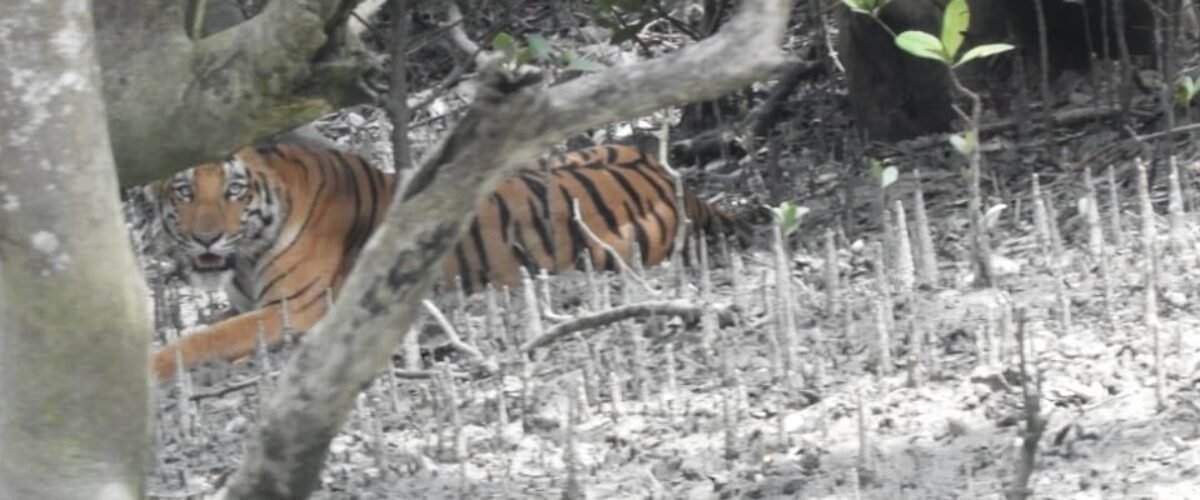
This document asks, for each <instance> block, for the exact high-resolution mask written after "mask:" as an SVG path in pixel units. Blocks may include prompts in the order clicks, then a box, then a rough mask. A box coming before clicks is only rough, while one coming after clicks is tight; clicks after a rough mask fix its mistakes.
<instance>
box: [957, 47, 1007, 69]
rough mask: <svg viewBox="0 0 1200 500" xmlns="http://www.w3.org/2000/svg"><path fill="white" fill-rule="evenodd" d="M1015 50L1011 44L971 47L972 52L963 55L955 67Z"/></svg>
mask: <svg viewBox="0 0 1200 500" xmlns="http://www.w3.org/2000/svg"><path fill="white" fill-rule="evenodd" d="M1015 48H1016V47H1014V46H1012V45H1010V44H1007V43H989V44H984V45H977V46H975V47H971V50H968V51H967V53H966V54H963V56H962V58H961V59H959V60H958V62H956V63H954V66H955V67H958V66H961V65H963V64H966V63H967V61H971V60H974V59H979V58H983V57H990V56H994V55H996V54H999V53H1001V52H1008V51H1010V50H1012V49H1015Z"/></svg>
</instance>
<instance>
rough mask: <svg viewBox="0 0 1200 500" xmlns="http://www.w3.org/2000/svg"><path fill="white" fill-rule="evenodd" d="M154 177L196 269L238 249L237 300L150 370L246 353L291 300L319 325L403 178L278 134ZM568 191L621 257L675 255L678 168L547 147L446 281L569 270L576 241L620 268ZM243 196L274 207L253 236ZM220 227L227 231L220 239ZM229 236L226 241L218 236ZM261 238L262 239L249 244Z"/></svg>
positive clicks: (690, 197) (271, 332) (713, 225)
mask: <svg viewBox="0 0 1200 500" xmlns="http://www.w3.org/2000/svg"><path fill="white" fill-rule="evenodd" d="M241 166H244V175H243V169H242V168H241ZM239 176H240V177H239ZM242 181H247V182H245V183H246V184H248V186H247V189H246V190H245V192H246V193H248V194H246V195H244V196H241V197H239V196H236V195H237V194H239V193H240V192H241V190H240V189H235V188H231V186H233V185H235V184H238V183H242ZM155 190H156V198H157V201H158V207H159V210H160V212H162V213H163V214H164V217H163V224H164V228H166V227H167V226H170V227H171V228H172V230H169V231H166V232H167V233H168V234H170V235H171V236H172V237H173V238H174V239H175V243H176V244H177V246H178V247H181V248H180V249H178V250H177V252H178V253H181V254H184V256H185V257H192V261H191V263H193V264H194V266H195V267H193V272H194V273H197V274H204V273H203V272H201V271H203V270H213V269H216V268H218V267H219V266H221V265H225V266H228V265H229V264H228V262H230V261H223V260H221V259H220V258H218V257H219V255H218V257H214V256H212V255H204V254H205V253H215V254H221V252H222V251H226V252H227V251H229V249H230V248H235V249H236V250H235V253H236V256H235V257H233V260H232V262H236V265H235V266H234V268H235V272H234V278H233V280H232V281H230V282H229V283H228V285H227V286H226V289H227V290H229V292H230V296H231V299H235V300H231V301H232V302H234V304H235V307H236V308H237V309H238V310H239V313H240V314H238V315H236V316H234V317H231V318H229V319H226V320H224V321H220V322H217V323H215V324H213V325H210V326H208V327H206V328H204V329H202V330H201V331H199V332H196V333H192V334H190V335H185V336H183V337H182V338H180V339H179V340H177V341H175V342H172V343H171V344H170V345H168V346H166V347H165V348H163V349H162V350H160V351H159V352H158V353H156V354H155V356H154V360H153V366H154V372H155V374H156V375H157V376H158V377H159V378H160V379H164V378H169V377H171V376H172V375H173V374H174V372H175V368H176V366H177V363H176V352H177V351H178V353H179V354H180V355H181V357H182V364H183V366H185V367H190V366H193V365H195V364H198V363H201V362H204V361H207V360H210V359H216V358H225V359H229V360H233V359H238V358H241V357H244V356H247V355H249V354H250V353H252V352H253V351H254V349H255V346H256V344H257V338H258V336H257V331H258V329H259V328H260V326H261V328H262V331H263V336H264V338H265V340H266V342H268V343H270V344H273V343H276V342H278V341H279V339H280V337H281V334H282V331H283V327H284V325H283V321H282V319H281V318H282V314H281V313H282V312H283V307H284V304H286V307H287V312H288V319H289V320H290V327H291V328H293V329H295V330H297V331H305V330H308V329H309V328H311V327H312V326H313V325H314V324H315V323H316V322H317V320H319V319H320V318H321V317H322V316H323V315H324V314H325V311H326V304H327V301H330V300H332V296H336V294H337V293H338V291H339V290H340V288H341V285H342V282H343V281H344V280H345V278H346V275H347V274H348V273H349V271H350V270H351V268H352V267H353V264H354V260H355V258H356V257H357V256H358V252H359V251H360V250H361V249H362V247H363V245H364V244H365V243H366V240H367V238H368V237H369V236H370V234H371V233H372V232H373V231H374V229H375V228H376V227H377V226H378V224H379V223H380V221H381V220H382V218H383V215H384V214H385V213H386V211H387V207H388V203H389V202H390V201H391V198H392V194H393V192H394V190H395V181H394V178H393V176H391V175H389V174H384V173H381V172H379V171H377V170H375V169H373V168H371V167H370V166H368V165H367V164H366V163H365V162H364V161H363V160H362V159H361V158H359V157H357V156H354V155H351V154H348V153H344V152H337V151H331V150H310V149H303V148H300V147H296V146H287V145H280V146H273V147H269V148H258V149H255V148H247V149H243V150H241V151H239V152H238V153H236V154H235V155H234V156H233V157H231V159H230V160H227V161H226V162H221V163H212V164H206V165H201V166H197V167H193V168H192V169H189V170H188V171H185V172H184V173H181V174H179V175H177V176H176V177H174V178H172V179H168V180H165V181H162V182H161V183H159V184H157V185H156V187H155ZM181 195H191V196H190V197H188V196H181ZM568 197H570V198H574V199H577V200H578V202H579V208H580V215H581V219H582V220H583V221H584V223H585V224H586V225H587V226H588V228H589V229H590V230H591V232H592V233H594V234H596V235H597V236H598V237H599V238H601V239H602V240H604V241H605V242H606V243H607V244H608V245H611V246H612V247H613V248H614V249H615V250H616V251H617V252H618V253H620V257H621V258H622V259H628V258H629V257H630V255H631V253H632V247H633V245H634V244H635V243H639V244H640V245H641V248H642V256H643V263H644V264H646V265H653V264H657V263H659V262H662V261H663V260H665V259H666V258H668V257H669V255H670V253H671V251H672V246H673V243H674V240H673V238H674V234H675V228H676V227H677V224H678V217H677V216H676V213H675V206H674V187H673V184H672V182H671V180H670V177H669V176H668V175H667V174H666V172H665V171H663V169H662V168H661V167H660V166H659V165H658V163H657V162H656V161H655V160H654V159H653V158H652V157H650V156H648V155H647V154H645V153H644V152H643V151H641V150H639V149H636V148H633V147H628V146H597V147H593V148H589V149H584V150H580V151H575V152H571V153H566V154H558V155H553V156H551V157H549V158H546V159H542V160H539V161H538V162H537V163H536V164H534V165H530V166H528V167H526V168H525V169H522V170H521V171H519V172H518V173H517V174H515V175H514V176H513V177H510V178H509V179H507V180H505V181H503V182H502V183H501V184H500V186H499V187H498V188H497V189H496V191H495V192H494V194H493V195H491V196H489V197H488V198H487V199H485V200H483V201H482V202H480V203H479V204H478V205H477V206H476V210H475V213H476V218H475V220H473V221H472V223H471V226H470V228H469V229H468V231H467V233H466V235H465V236H464V237H463V238H462V240H461V241H460V242H459V243H458V244H457V245H456V246H455V247H454V249H453V250H452V251H451V253H450V254H449V255H448V256H447V258H446V260H445V261H444V264H443V269H442V275H443V279H444V283H445V285H453V283H454V281H455V280H456V279H458V280H459V281H460V282H461V283H462V285H463V286H464V288H465V289H466V290H467V291H468V292H476V291H479V290H481V289H482V288H483V286H484V285H485V284H486V283H495V284H497V285H507V286H518V285H519V284H520V276H521V274H520V268H521V267H522V266H525V267H529V268H531V269H546V270H548V271H550V272H561V271H565V270H569V269H574V268H576V267H577V263H578V262H580V261H579V259H578V256H579V254H580V252H582V251H587V252H589V254H590V256H591V259H592V260H593V262H595V263H596V267H597V268H610V269H611V268H612V267H614V262H613V260H612V258H611V256H609V255H606V254H605V252H604V251H603V250H602V248H601V247H600V246H599V245H597V244H596V243H594V242H593V241H592V240H591V239H590V238H589V237H588V236H585V235H584V234H583V233H582V232H581V231H580V230H579V229H578V228H577V227H576V226H575V225H574V223H573V222H572V221H571V218H572V215H571V210H570V206H571V202H570V199H568ZM267 199H269V200H272V201H274V202H275V204H276V208H275V210H277V211H278V212H277V213H275V212H272V211H271V210H265V209H263V208H262V206H261V205H262V204H263V203H265V201H264V200H267ZM685 201H686V203H685V205H686V211H687V213H688V217H689V218H690V219H692V220H693V223H694V224H697V225H698V226H700V227H703V228H705V230H707V231H709V232H713V231H715V230H718V229H719V228H718V227H717V226H718V225H723V228H724V229H731V228H732V223H731V221H730V220H729V218H728V217H726V216H725V215H724V214H722V213H720V212H718V211H716V210H714V209H712V208H711V207H709V206H708V205H707V204H705V203H703V202H702V201H700V200H699V199H698V198H696V196H695V195H694V194H692V193H687V194H686V199H685ZM256 204H257V205H256ZM547 204H548V205H549V206H548V207H547ZM547 208H548V210H547ZM248 209H250V210H251V211H252V212H253V211H254V210H256V209H257V210H258V212H257V213H259V216H258V217H257V218H256V219H254V220H256V221H259V220H264V219H267V218H269V217H267V218H264V217H262V214H268V215H271V216H274V217H275V218H277V219H279V220H273V221H272V222H273V223H274V225H270V224H266V225H264V227H266V230H264V231H259V233H261V235H260V237H259V238H258V239H255V238H252V237H250V236H248V235H245V234H242V231H243V230H244V229H246V227H245V226H244V223H245V222H246V220H244V218H245V217H244V216H243V214H244V213H245V212H246V211H247V210H248ZM547 212H548V217H549V219H547V218H546V217H547V215H546V214H547ZM547 220H550V221H552V224H551V225H550V226H547V225H546V221H547ZM176 226H177V227H176ZM548 227H552V228H553V229H552V230H548V229H546V228H548ZM272 228H274V229H273V230H274V231H275V232H274V233H272ZM299 228H303V229H302V230H301V229H299ZM293 233H294V235H295V237H294V238H291V236H292V234H293ZM239 234H242V236H240V237H239V236H238V235H239ZM219 235H223V236H224V238H225V240H217V242H216V243H212V242H213V241H214V238H218V236H219ZM225 242H229V244H227V245H224V246H222V244H223V243H225ZM255 242H258V244H259V245H260V248H258V249H250V248H251V247H252V245H253V244H254V243H255ZM206 244H208V245H209V246H208V247H203V245H206ZM185 249H186V250H187V251H185ZM189 251H190V252H191V253H188V252H189ZM552 253H553V258H552V255H551V254H552ZM205 266H209V267H205ZM211 274H217V273H216V272H214V273H211ZM210 281H211V280H210ZM327 291H328V292H327ZM326 293H329V294H331V296H329V297H327V296H326ZM238 298H240V299H241V300H240V301H239V300H236V299H238Z"/></svg>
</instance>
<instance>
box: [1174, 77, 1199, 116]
mask: <svg viewBox="0 0 1200 500" xmlns="http://www.w3.org/2000/svg"><path fill="white" fill-rule="evenodd" d="M1197 93H1200V78H1192V77H1190V76H1187V75H1183V76H1181V77H1179V81H1178V82H1176V83H1175V99H1176V100H1177V101H1178V102H1179V105H1180V106H1182V107H1185V108H1186V107H1188V106H1191V105H1192V101H1193V100H1194V99H1195V98H1196V94H1197Z"/></svg>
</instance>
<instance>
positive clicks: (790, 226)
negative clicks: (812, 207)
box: [771, 201, 808, 237]
mask: <svg viewBox="0 0 1200 500" xmlns="http://www.w3.org/2000/svg"><path fill="white" fill-rule="evenodd" d="M771 211H772V212H773V213H774V214H775V223H776V224H778V225H779V230H780V232H781V233H783V236H784V237H787V236H789V235H791V234H792V233H793V232H795V231H796V229H797V228H799V227H800V221H801V220H802V219H803V218H804V215H805V214H807V213H808V208H807V207H802V206H799V205H796V204H795V203H792V202H790V201H785V202H783V203H780V204H779V206H778V207H774V208H772V209H771Z"/></svg>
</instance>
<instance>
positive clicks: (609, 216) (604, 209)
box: [562, 170, 621, 235]
mask: <svg viewBox="0 0 1200 500" xmlns="http://www.w3.org/2000/svg"><path fill="white" fill-rule="evenodd" d="M570 173H571V175H572V176H573V177H575V180H576V181H578V182H579V184H580V185H582V186H583V189H584V191H586V192H587V194H588V198H590V199H591V201H592V206H594V207H596V211H597V212H599V213H600V217H602V218H603V219H604V225H606V226H608V230H609V232H611V233H613V234H616V235H620V234H621V228H620V226H619V225H618V224H617V216H616V215H615V214H613V213H612V209H610V208H609V206H608V203H607V202H606V201H605V200H604V197H603V196H601V195H600V190H599V189H596V183H594V182H592V179H590V178H589V177H588V176H586V175H584V174H583V173H581V172H579V171H575V170H571V171H570ZM562 190H563V197H564V198H567V205H568V206H570V204H571V201H570V197H569V196H568V195H567V190H566V188H565V187H564V188H562ZM579 208H580V210H582V209H583V207H582V206H580V207H579ZM581 219H582V218H581Z"/></svg>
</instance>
